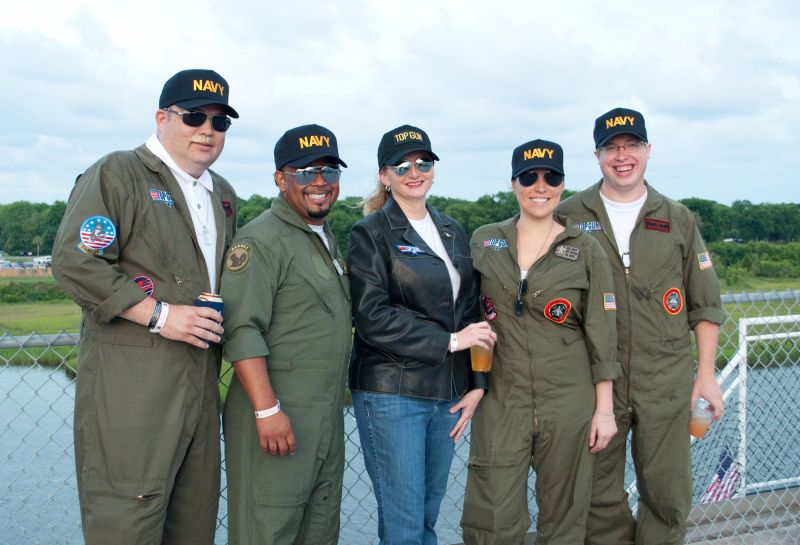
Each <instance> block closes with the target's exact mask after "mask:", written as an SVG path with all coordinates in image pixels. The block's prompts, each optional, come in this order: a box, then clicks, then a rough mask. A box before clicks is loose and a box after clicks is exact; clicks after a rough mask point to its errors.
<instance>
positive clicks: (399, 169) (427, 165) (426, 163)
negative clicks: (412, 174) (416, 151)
mask: <svg viewBox="0 0 800 545" xmlns="http://www.w3.org/2000/svg"><path fill="white" fill-rule="evenodd" d="M414 166H415V167H417V170H419V171H420V172H423V173H425V172H430V171H431V169H432V168H433V161H431V160H426V159H423V158H422V157H420V158H419V159H417V160H416V161H414ZM389 168H391V169H392V170H394V173H395V174H397V175H398V176H405V175H406V174H408V171H409V170H411V161H403V162H402V163H400V164H399V165H394V166H393V167H389Z"/></svg>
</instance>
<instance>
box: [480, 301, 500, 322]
mask: <svg viewBox="0 0 800 545" xmlns="http://www.w3.org/2000/svg"><path fill="white" fill-rule="evenodd" d="M481 302H482V303H483V315H484V316H485V317H486V319H487V320H494V319H496V318H497V311H496V310H495V308H494V301H492V299H491V298H490V297H481Z"/></svg>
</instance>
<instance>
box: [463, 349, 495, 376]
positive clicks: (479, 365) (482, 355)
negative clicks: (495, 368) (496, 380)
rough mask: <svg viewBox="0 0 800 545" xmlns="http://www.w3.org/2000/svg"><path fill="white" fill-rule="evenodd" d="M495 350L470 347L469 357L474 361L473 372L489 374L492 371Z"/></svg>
mask: <svg viewBox="0 0 800 545" xmlns="http://www.w3.org/2000/svg"><path fill="white" fill-rule="evenodd" d="M493 353H494V350H493V349H492V350H487V349H485V348H483V347H482V346H470V347H469V355H470V359H471V360H472V370H473V371H479V372H482V373H488V372H489V371H491V370H492V354H493Z"/></svg>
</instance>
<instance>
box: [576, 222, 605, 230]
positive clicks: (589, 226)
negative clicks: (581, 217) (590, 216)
mask: <svg viewBox="0 0 800 545" xmlns="http://www.w3.org/2000/svg"><path fill="white" fill-rule="evenodd" d="M576 227H577V228H578V229H580V230H581V231H602V230H603V226H602V225H600V222H599V221H582V222H580V223H579V224H578V225H576Z"/></svg>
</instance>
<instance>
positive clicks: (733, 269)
mask: <svg viewBox="0 0 800 545" xmlns="http://www.w3.org/2000/svg"><path fill="white" fill-rule="evenodd" d="M570 194H571V192H569V191H567V192H565V195H564V197H565V198H566V197H567V196H568V195H570ZM429 202H430V204H431V205H433V206H434V207H435V208H436V209H437V210H439V211H440V212H443V213H445V214H447V215H449V216H452V217H453V218H455V219H456V220H457V221H458V222H459V223H460V224H461V225H462V226H463V227H464V230H465V231H466V232H467V233H468V234H470V233H472V231H474V230H475V229H476V228H477V227H479V226H481V225H484V224H486V223H491V222H495V221H500V220H503V219H505V218H508V217H510V216H512V215H514V214H515V213H516V212H517V202H516V198H515V197H514V194H513V193H511V192H500V193H495V194H494V195H484V196H482V197H480V198H478V199H477V200H475V201H469V200H465V199H457V198H451V197H440V196H431V197H430V198H429ZM681 202H682V203H683V204H685V205H686V206H687V207H688V208H689V209H690V210H692V212H694V214H695V215H696V216H697V219H698V224H699V226H700V232H701V233H702V235H703V238H704V239H705V240H706V242H707V243H709V247H710V249H711V252H712V255H713V256H714V259H715V264H716V265H717V267H718V272H719V274H720V276H721V277H722V278H725V276H726V274H728V273H730V274H732V275H734V276H735V275H750V276H763V277H789V278H797V277H800V205H798V204H769V203H764V204H753V203H751V202H749V201H736V202H734V203H733V204H732V205H731V206H727V205H724V204H720V203H717V202H715V201H711V200H705V199H696V198H689V199H683V200H682V201H681ZM271 203H272V198H266V197H262V196H261V195H253V196H251V197H250V198H248V199H241V200H240V201H239V218H238V222H239V225H240V226H241V225H244V224H245V223H247V222H249V221H250V220H252V219H253V218H255V217H256V216H258V215H259V214H261V212H263V211H264V210H266V209H267V208H269V206H270V205H271ZM65 207H66V204H65V203H64V202H63V201H56V202H55V203H53V204H45V203H31V202H27V201H18V202H14V203H11V204H3V205H0V249H2V250H3V251H4V252H6V254H7V255H21V254H27V253H28V252H31V253H32V254H34V255H35V254H37V253H41V254H45V255H46V254H50V253H51V252H52V246H53V240H54V238H55V235H56V231H57V229H58V225H59V223H60V222H61V218H62V216H63V215H64V209H65ZM361 216H362V214H361V199H360V198H359V197H346V198H342V199H339V201H338V202H337V203H336V205H335V206H334V208H333V210H332V211H331V213H330V215H329V216H328V222H329V224H330V226H331V228H332V230H333V232H334V234H335V235H336V238H337V241H338V243H339V245H340V246H341V248H342V250H343V251H345V250H346V248H347V242H348V239H349V236H350V228H351V226H352V225H353V223H355V222H356V221H358V220H359V219H360V218H361ZM76 237H77V233H76ZM726 241H727V242H726ZM731 241H733V242H734V243H731ZM765 243H781V244H765Z"/></svg>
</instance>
